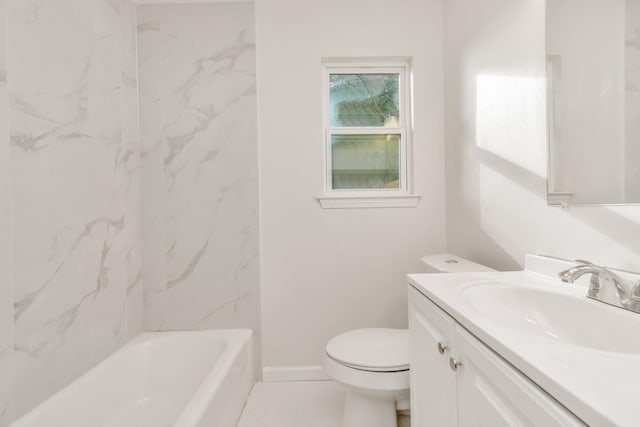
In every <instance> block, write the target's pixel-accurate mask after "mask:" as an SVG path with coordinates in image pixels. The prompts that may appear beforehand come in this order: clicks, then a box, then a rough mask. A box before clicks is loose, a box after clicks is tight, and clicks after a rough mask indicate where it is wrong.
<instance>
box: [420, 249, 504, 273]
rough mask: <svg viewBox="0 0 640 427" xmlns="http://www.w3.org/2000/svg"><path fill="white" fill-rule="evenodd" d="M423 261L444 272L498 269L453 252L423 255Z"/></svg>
mask: <svg viewBox="0 0 640 427" xmlns="http://www.w3.org/2000/svg"><path fill="white" fill-rule="evenodd" d="M422 263H423V264H425V265H428V266H430V267H432V268H433V269H434V270H437V271H440V272H442V273H472V272H483V271H484V272H486V271H496V270H494V269H493V268H490V267H487V266H486V265H482V264H478V263H477V262H473V261H470V260H468V259H465V258H462V257H459V256H457V255H452V254H447V253H444V254H434V255H425V256H423V257H422Z"/></svg>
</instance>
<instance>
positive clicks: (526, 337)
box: [408, 256, 640, 427]
mask: <svg viewBox="0 0 640 427" xmlns="http://www.w3.org/2000/svg"><path fill="white" fill-rule="evenodd" d="M567 265H569V266H570V265H571V264H566V263H563V262H559V261H557V260H548V259H542V257H538V256H528V257H527V269H526V270H524V271H517V272H486V273H456V274H411V275H409V276H408V278H409V283H410V284H411V286H413V287H414V288H416V289H417V290H418V291H419V292H421V293H422V294H424V295H425V296H426V297H428V298H429V299H430V300H432V301H433V302H434V303H436V304H437V305H438V306H440V307H441V308H442V309H443V310H444V311H446V312H447V313H449V315H451V316H452V317H453V318H455V319H456V321H457V322H458V323H460V324H461V325H462V326H463V327H465V328H466V329H467V330H469V332H471V333H472V334H473V335H475V336H476V337H477V338H479V339H480V340H481V341H482V342H484V343H485V344H486V345H487V346H489V347H490V348H492V349H493V350H494V351H495V352H496V353H498V354H499V355H500V356H502V357H503V358H504V359H505V360H506V361H508V362H509V363H511V364H512V365H513V366H514V367H516V368H517V369H518V370H520V371H521V372H522V373H523V374H524V375H526V376H527V377H529V378H530V379H531V380H532V381H533V382H534V383H536V384H537V385H539V386H540V387H541V388H543V389H544V390H546V391H547V393H549V394H550V395H551V396H553V397H554V398H555V399H556V400H557V401H558V402H560V403H561V404H562V405H564V406H565V407H566V408H567V409H568V410H569V411H571V412H573V413H574V414H575V415H576V416H577V417H578V418H580V419H581V420H582V421H584V422H585V423H586V424H588V425H590V426H594V427H596V426H597V427H604V426H625V427H626V426H629V427H632V426H634V427H635V426H640V353H628V352H627V353H617V352H609V351H605V350H598V349H595V348H585V347H582V346H579V345H575V344H571V343H568V342H565V341H563V340H561V339H558V338H554V337H552V336H541V335H534V334H531V333H528V332H525V331H523V330H522V329H520V328H519V327H518V326H517V325H514V324H513V323H509V324H505V322H497V321H496V320H495V319H491V318H489V317H487V316H486V315H484V314H483V313H481V312H479V311H478V310H476V308H475V307H474V306H473V305H472V304H470V303H469V301H467V300H466V299H465V298H463V297H461V293H460V289H461V288H462V287H465V286H469V284H470V283H472V282H473V283H482V282H498V283H503V284H508V285H510V286H511V285H513V286H527V287H532V288H537V289H544V291H545V292H556V293H560V294H564V295H565V296H571V297H575V298H584V300H585V301H584V303H585V304H600V305H602V309H604V310H619V311H620V313H619V314H620V315H621V316H626V317H624V319H625V322H626V319H627V318H628V320H629V322H628V323H629V328H633V329H636V330H637V332H638V333H637V335H636V336H637V339H638V340H640V314H636V313H632V312H629V311H627V310H623V309H621V308H617V307H612V306H608V305H606V304H603V303H601V302H598V301H593V300H590V299H587V298H586V293H587V287H586V285H584V281H583V280H581V281H579V282H577V283H576V284H567V283H562V282H561V281H560V280H559V279H557V278H555V277H553V276H550V275H545V273H546V274H549V273H551V272H553V274H554V275H555V274H556V273H557V272H559V271H561V270H562V269H564V268H565V267H566V266H567ZM580 282H582V283H580ZM598 309H600V307H598ZM617 314H618V313H616V315H617ZM572 315H573V313H571V312H567V313H566V316H569V317H570V316H572ZM575 321H576V322H577V326H576V327H577V328H579V327H580V319H579V318H576V319H575ZM602 333H603V334H606V333H607V331H602ZM634 335H635V334H634Z"/></svg>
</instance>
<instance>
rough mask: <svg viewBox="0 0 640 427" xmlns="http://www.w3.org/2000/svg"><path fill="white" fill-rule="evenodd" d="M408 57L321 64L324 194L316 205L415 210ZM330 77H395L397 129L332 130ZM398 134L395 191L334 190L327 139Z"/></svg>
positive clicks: (325, 60)
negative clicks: (363, 75)
mask: <svg viewBox="0 0 640 427" xmlns="http://www.w3.org/2000/svg"><path fill="white" fill-rule="evenodd" d="M410 65H411V63H410V60H409V59H408V58H359V59H345V58H325V59H323V61H322V94H323V95H322V121H323V137H324V138H323V140H324V194H323V195H321V196H318V197H317V199H318V201H319V202H320V205H321V206H322V207H323V208H325V209H332V208H370V207H415V206H417V204H418V201H419V200H420V196H419V195H416V194H414V193H413V179H412V178H413V176H412V170H411V164H412V163H413V162H412V150H411V147H412V145H411V132H410V130H411V127H412V122H413V115H412V108H411V107H412V99H411V69H410ZM331 74H398V76H399V82H398V92H399V93H398V100H399V105H398V108H399V115H400V117H399V124H398V126H397V127H361V126H349V127H332V126H331V122H330V120H331V119H330V99H329V98H330V76H331ZM381 134H389V135H399V136H400V157H399V159H400V165H399V168H400V171H399V181H400V183H399V188H371V189H334V188H333V183H332V172H333V171H332V164H331V161H332V153H331V140H332V136H333V135H381Z"/></svg>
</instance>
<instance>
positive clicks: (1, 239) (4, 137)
mask: <svg viewBox="0 0 640 427" xmlns="http://www.w3.org/2000/svg"><path fill="white" fill-rule="evenodd" d="M4 12H5V8H4V0H0V426H6V425H8V424H9V422H10V421H11V420H12V418H13V376H14V370H13V287H12V284H11V174H10V173H9V170H10V165H11V163H10V159H9V131H8V126H9V124H8V120H9V111H8V100H7V61H6V52H5V44H6V41H5V13H4Z"/></svg>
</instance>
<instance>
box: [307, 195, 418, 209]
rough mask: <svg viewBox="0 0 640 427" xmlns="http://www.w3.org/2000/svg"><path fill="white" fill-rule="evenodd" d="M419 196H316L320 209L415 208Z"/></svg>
mask: <svg viewBox="0 0 640 427" xmlns="http://www.w3.org/2000/svg"><path fill="white" fill-rule="evenodd" d="M420 197H421V196H419V195H395V194H394V195H379V196H378V195H375V196H350V195H343V196H317V197H316V198H317V199H318V202H320V206H322V209H353V208H355V209H362V208H415V207H416V206H418V202H419V201H420Z"/></svg>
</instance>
